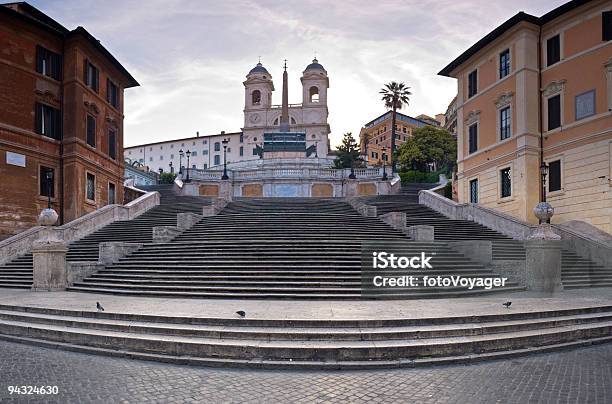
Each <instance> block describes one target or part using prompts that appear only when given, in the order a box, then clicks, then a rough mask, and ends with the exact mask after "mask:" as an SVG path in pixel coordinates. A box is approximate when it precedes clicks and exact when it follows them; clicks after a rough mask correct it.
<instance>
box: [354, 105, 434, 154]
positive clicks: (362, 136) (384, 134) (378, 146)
mask: <svg viewBox="0 0 612 404" xmlns="http://www.w3.org/2000/svg"><path fill="white" fill-rule="evenodd" d="M392 115H393V113H392V112H391V111H389V112H385V113H384V114H382V115H381V116H379V117H378V118H376V119H374V120H372V121H370V122H368V123H366V124H365V125H364V126H363V128H361V131H360V132H359V147H360V149H361V154H362V155H363V156H364V157H365V160H366V161H367V162H368V164H370V165H380V164H382V161H383V155H385V161H386V164H391V162H392V157H391V122H392V120H391V118H392ZM395 125H396V127H397V128H396V130H395V148H396V149H397V148H399V147H400V146H401V145H402V144H404V142H405V141H406V139H408V138H409V137H410V136H412V131H413V130H414V129H416V128H422V127H424V126H427V125H430V123H428V122H425V121H421V120H420V119H417V118H413V117H411V116H408V115H404V114H402V113H400V112H398V113H397V118H396V123H395ZM436 126H438V125H436ZM383 149H384V150H383Z"/></svg>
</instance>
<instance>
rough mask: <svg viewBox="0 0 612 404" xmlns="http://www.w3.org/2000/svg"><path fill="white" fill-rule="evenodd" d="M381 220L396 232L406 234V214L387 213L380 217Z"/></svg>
mask: <svg viewBox="0 0 612 404" xmlns="http://www.w3.org/2000/svg"><path fill="white" fill-rule="evenodd" d="M380 219H381V220H382V221H383V222H385V223H387V224H388V225H389V226H391V227H393V228H394V229H395V230H399V231H401V232H403V233H406V214H405V213H404V212H389V213H385V214H384V215H381V216H380Z"/></svg>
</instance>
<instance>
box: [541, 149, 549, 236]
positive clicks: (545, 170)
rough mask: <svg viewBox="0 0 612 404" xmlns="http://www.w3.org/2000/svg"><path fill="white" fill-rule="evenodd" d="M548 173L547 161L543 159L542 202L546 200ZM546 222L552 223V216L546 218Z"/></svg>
mask: <svg viewBox="0 0 612 404" xmlns="http://www.w3.org/2000/svg"><path fill="white" fill-rule="evenodd" d="M547 175H548V164H546V162H545V161H542V164H540V176H541V178H542V198H541V199H542V200H541V201H540V202H546V176H547ZM546 223H550V218H548V219H546ZM540 224H542V219H540Z"/></svg>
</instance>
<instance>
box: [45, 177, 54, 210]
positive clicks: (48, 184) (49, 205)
mask: <svg viewBox="0 0 612 404" xmlns="http://www.w3.org/2000/svg"><path fill="white" fill-rule="evenodd" d="M46 179H47V209H51V184H52V183H53V171H51V170H47V174H46Z"/></svg>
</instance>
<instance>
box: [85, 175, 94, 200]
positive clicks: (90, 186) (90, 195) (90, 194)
mask: <svg viewBox="0 0 612 404" xmlns="http://www.w3.org/2000/svg"><path fill="white" fill-rule="evenodd" d="M86 192H87V199H89V200H90V201H95V200H96V176H95V175H93V174H90V173H87V190H86Z"/></svg>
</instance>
